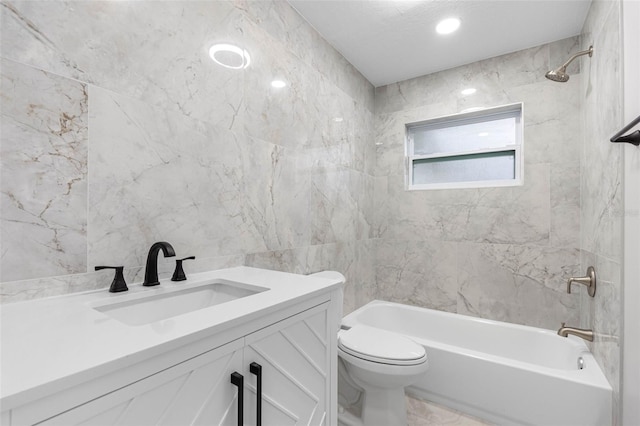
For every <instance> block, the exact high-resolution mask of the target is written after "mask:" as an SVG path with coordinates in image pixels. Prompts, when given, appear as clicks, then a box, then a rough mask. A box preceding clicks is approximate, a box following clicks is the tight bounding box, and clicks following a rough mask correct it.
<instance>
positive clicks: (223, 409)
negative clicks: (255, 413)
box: [38, 339, 243, 426]
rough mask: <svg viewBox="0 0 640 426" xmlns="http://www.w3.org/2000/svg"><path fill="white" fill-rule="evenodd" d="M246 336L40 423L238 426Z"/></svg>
mask: <svg viewBox="0 0 640 426" xmlns="http://www.w3.org/2000/svg"><path fill="white" fill-rule="evenodd" d="M242 346H243V339H238V340H236V341H234V342H232V343H229V344H228V345H225V346H222V347H220V348H217V349H214V350H212V351H209V352H207V353H205V354H202V355H199V356H197V357H195V358H192V359H189V360H187V361H185V362H182V363H180V364H178V365H176V366H173V367H170V368H168V369H166V370H163V371H161V372H159V373H157V374H154V375H152V376H150V377H147V378H146V379H143V380H140V381H137V382H135V383H132V384H131V385H129V386H126V387H124V388H121V389H118V390H116V391H114V392H111V393H109V394H107V395H104V396H102V397H100V398H97V399H95V400H93V401H90V402H88V403H86V404H83V405H81V406H79V407H76V408H73V409H71V410H69V411H66V412H64V413H62V414H59V415H57V416H55V417H52V418H50V419H48V420H45V421H44V422H41V423H38V424H40V425H60V426H69V425H104V426H106V425H115V424H117V425H125V426H126V425H131V426H145V425H187V424H220V425H236V424H237V419H236V410H235V409H230V407H235V404H236V403H237V402H236V395H237V392H236V388H235V387H234V386H233V385H232V384H231V383H230V380H229V376H230V375H231V373H232V372H234V371H240V370H241V369H242Z"/></svg>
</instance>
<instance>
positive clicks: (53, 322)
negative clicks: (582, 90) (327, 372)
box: [0, 266, 342, 411]
mask: <svg viewBox="0 0 640 426" xmlns="http://www.w3.org/2000/svg"><path fill="white" fill-rule="evenodd" d="M215 279H223V280H228V281H233V282H239V283H245V284H249V285H255V286H260V287H267V288H268V289H269V290H268V291H264V292H261V293H257V294H253V295H251V296H248V297H245V298H241V299H237V300H233V301H230V302H226V303H222V304H219V305H215V306H211V307H208V308H204V309H200V310H197V311H193V312H189V313H186V314H183V315H179V316H175V317H172V318H168V319H165V320H161V321H157V322H154V323H151V324H146V325H139V326H131V325H126V324H123V323H121V322H119V321H117V320H115V319H113V318H111V317H109V316H107V315H106V314H104V313H101V312H99V311H97V310H95V309H93V308H92V307H91V306H94V305H96V304H100V303H101V302H109V301H116V300H120V299H123V298H127V297H131V295H135V294H139V293H142V292H158V293H162V292H163V291H165V292H169V291H171V290H172V289H175V288H176V287H178V286H179V287H183V288H184V287H187V286H193V285H198V284H202V283H203V282H208V281H211V280H215ZM341 285H342V282H341V281H340V280H338V279H327V278H319V277H312V276H303V275H295V274H288V273H283V272H276V271H269V270H264V269H256V268H249V267H244V266H241V267H237V268H231V269H221V270H217V271H210V272H204V273H199V274H190V276H189V279H188V280H186V281H181V282H172V281H170V280H168V279H167V280H161V284H160V285H159V286H155V287H143V286H141V285H140V284H134V285H130V286H129V291H128V292H123V293H109V292H108V291H107V289H104V290H99V291H90V292H84V293H75V294H70V295H65V296H58V297H52V298H46V299H37V300H33V301H27V302H19V303H12V304H6V305H2V306H1V307H0V313H1V317H0V318H1V331H2V335H1V341H0V342H1V348H0V407H1V410H2V411H4V410H6V409H10V408H11V407H15V406H18V405H21V404H24V403H26V402H29V401H30V400H32V399H33V398H37V397H40V396H41V394H42V393H43V392H44V391H43V389H42V388H44V387H47V386H48V387H50V386H51V384H52V383H62V382H60V381H64V383H63V385H65V387H68V386H70V385H72V384H73V383H72V382H73V380H80V378H79V377H83V378H84V377H85V375H86V374H88V373H90V372H91V370H96V369H99V368H102V369H101V370H100V372H101V373H104V371H105V370H104V366H105V365H110V366H111V368H119V366H121V365H126V362H127V360H128V358H129V362H131V360H130V357H131V356H132V355H134V354H139V353H141V352H144V355H145V356H154V355H155V354H160V353H162V352H163V351H166V349H167V348H166V346H167V345H168V344H169V343H179V344H183V343H187V341H188V340H189V338H192V339H193V338H194V336H195V337H197V338H201V337H205V334H203V333H204V332H206V335H207V336H208V335H212V334H214V333H219V332H222V331H225V330H228V329H230V328H232V327H235V326H238V325H240V324H242V323H244V322H246V321H251V320H252V319H258V318H260V317H262V316H264V315H268V314H270V313H273V312H276V311H278V310H279V309H282V308H283V307H286V306H291V305H293V304H295V303H298V302H300V301H303V300H305V299H309V298H312V297H314V296H319V295H320V294H322V293H328V292H329V291H330V290H333V289H337V288H339V287H340V286H341ZM134 297H135V296H134ZM73 378H76V379H73ZM65 380H66V381H65ZM49 391H50V390H47V392H49Z"/></svg>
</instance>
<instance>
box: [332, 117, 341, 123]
mask: <svg viewBox="0 0 640 426" xmlns="http://www.w3.org/2000/svg"><path fill="white" fill-rule="evenodd" d="M333 121H335V122H336V123H342V121H344V118H342V117H333Z"/></svg>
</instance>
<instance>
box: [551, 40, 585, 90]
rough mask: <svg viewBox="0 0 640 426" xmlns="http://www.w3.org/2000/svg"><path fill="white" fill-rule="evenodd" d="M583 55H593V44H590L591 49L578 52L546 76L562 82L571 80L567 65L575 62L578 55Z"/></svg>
mask: <svg viewBox="0 0 640 426" xmlns="http://www.w3.org/2000/svg"><path fill="white" fill-rule="evenodd" d="M582 55H589V57H591V56H593V46H589V50H584V51H582V52H578V53H576V54H575V55H573V56H572V57H570V58H569V60H568V61H567V62H565V63H564V64H562V65H561V66H560V67H559V68H556V69H555V70H552V71H549V72H548V73H546V74H545V75H544V76H545V77H547V78H548V79H549V80H552V81H559V82H560V83H564V82H566V81H568V80H569V74H567V67H568V66H569V64H570V63H571V62H573V60H574V59H576V58H577V57H578V56H582Z"/></svg>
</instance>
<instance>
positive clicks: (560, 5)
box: [289, 0, 591, 87]
mask: <svg viewBox="0 0 640 426" xmlns="http://www.w3.org/2000/svg"><path fill="white" fill-rule="evenodd" d="M289 3H290V4H291V5H292V6H293V7H294V8H295V9H296V10H297V11H298V12H299V13H300V14H301V15H302V16H303V17H304V18H305V19H306V20H307V21H308V22H309V23H310V24H311V25H313V27H314V28H315V29H316V30H318V32H319V33H320V34H321V35H322V36H323V37H324V38H325V39H326V40H327V41H328V42H329V43H331V44H332V45H333V46H334V47H335V48H336V49H337V50H338V51H339V52H340V53H342V55H343V56H344V57H345V58H347V60H348V61H349V62H351V63H352V64H353V65H354V66H355V67H356V68H357V69H358V70H359V71H360V72H361V73H362V74H363V75H364V76H365V77H366V78H367V79H368V80H369V81H370V82H371V83H372V84H373V85H374V86H376V87H378V86H384V85H386V84H390V83H394V82H397V81H402V80H406V79H409V78H413V77H418V76H421V75H425V74H430V73H433V72H437V71H442V70H444V69H449V68H453V67H456V66H460V65H464V64H468V63H471V62H475V61H479V60H482V59H487V58H491V57H494V56H499V55H503V54H506V53H510V52H515V51H518V50H522V49H526V48H529V47H534V46H539V45H541V44H544V43H549V42H552V41H555V40H560V39H563V38H567V37H571V36H574V35H577V34H580V30H581V29H582V25H583V23H584V20H585V17H586V15H587V11H588V9H589V5H590V3H591V0H422V1H420V0H404V1H403V0H289ZM448 17H458V18H460V19H461V21H462V25H461V26H460V29H459V30H458V31H456V32H455V33H453V34H449V35H446V36H442V35H439V34H437V33H436V32H435V26H436V24H437V23H438V22H439V21H440V20H441V19H444V18H448Z"/></svg>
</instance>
